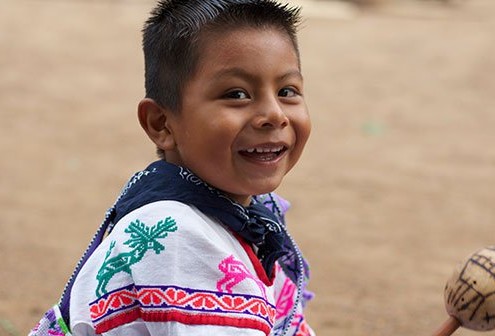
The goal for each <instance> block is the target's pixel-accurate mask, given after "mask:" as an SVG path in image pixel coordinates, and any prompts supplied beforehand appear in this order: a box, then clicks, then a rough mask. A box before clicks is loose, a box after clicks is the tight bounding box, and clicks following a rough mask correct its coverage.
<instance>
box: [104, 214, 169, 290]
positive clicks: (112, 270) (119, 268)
mask: <svg viewBox="0 0 495 336" xmlns="http://www.w3.org/2000/svg"><path fill="white" fill-rule="evenodd" d="M176 230H177V225H176V223H175V220H174V219H173V218H172V217H167V218H165V219H164V220H161V221H159V222H158V223H156V225H153V226H152V227H149V226H147V225H146V224H144V223H143V222H141V221H140V220H139V219H136V220H135V221H134V222H131V223H130V224H129V226H128V227H127V228H126V229H125V231H124V232H125V233H129V234H130V235H131V238H130V239H129V240H127V241H126V242H125V243H124V245H127V246H129V247H131V248H132V250H131V251H129V252H123V253H120V254H118V255H116V256H114V257H112V258H110V256H111V254H112V250H113V248H114V247H115V241H112V242H111V243H110V247H109V249H108V251H107V253H106V255H105V260H104V261H103V264H102V265H101V267H100V269H99V271H98V274H97V275H96V280H97V281H98V286H97V287H96V296H98V297H99V296H102V295H103V294H105V293H107V289H106V287H107V285H108V283H109V282H110V280H111V279H112V278H113V276H114V275H116V274H117V273H120V272H125V273H128V274H131V266H132V265H134V264H136V263H138V262H140V261H141V260H142V259H143V257H144V255H145V253H146V251H148V250H153V251H154V252H155V253H156V254H160V252H161V251H163V250H165V246H163V245H162V244H161V243H160V242H159V241H158V240H157V239H160V238H166V237H167V236H168V233H169V232H175V231H176Z"/></svg>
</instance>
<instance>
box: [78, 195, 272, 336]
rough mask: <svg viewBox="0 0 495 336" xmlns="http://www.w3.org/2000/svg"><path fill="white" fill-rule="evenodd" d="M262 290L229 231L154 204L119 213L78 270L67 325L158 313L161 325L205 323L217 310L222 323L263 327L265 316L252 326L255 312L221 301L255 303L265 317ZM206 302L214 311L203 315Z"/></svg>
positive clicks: (181, 209)
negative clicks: (238, 323) (108, 230)
mask: <svg viewBox="0 0 495 336" xmlns="http://www.w3.org/2000/svg"><path fill="white" fill-rule="evenodd" d="M239 272H240V273H239ZM236 293H238V294H236ZM269 293H271V289H267V288H266V287H265V286H264V285H263V284H262V283H261V281H260V280H259V279H258V277H257V276H256V271H255V270H254V269H253V266H252V264H251V262H250V259H249V257H248V256H247V253H246V251H245V250H244V248H243V246H242V245H241V244H240V243H239V241H238V240H237V239H236V238H235V237H234V236H233V235H232V233H231V232H230V231H229V230H227V229H226V228H225V227H223V226H222V225H221V224H220V223H219V222H218V221H216V220H215V219H213V218H210V217H208V216H206V215H204V214H203V213H202V212H200V211H199V210H197V209H196V208H194V207H191V206H188V205H186V204H183V203H180V202H175V201H159V202H154V203H150V204H147V205H145V206H143V207H141V208H139V209H136V210H135V211H132V212H131V213H129V214H127V215H126V216H124V217H122V219H121V220H119V222H118V223H117V224H116V225H115V227H114V230H113V231H112V233H111V234H110V235H109V236H108V237H107V238H106V239H105V240H104V241H103V243H102V244H101V245H100V246H99V247H98V249H97V250H96V251H95V252H94V253H93V255H92V256H91V258H90V259H89V260H88V262H87V263H86V265H85V266H84V267H83V269H82V271H81V272H80V274H79V275H78V277H77V279H76V283H75V285H74V287H73V290H72V301H71V317H72V318H71V325H72V326H73V325H75V324H84V325H93V326H94V328H95V329H96V330H97V331H98V332H99V331H101V332H103V331H104V330H109V328H110V329H111V328H113V326H115V325H124V324H125V323H124V322H125V321H123V320H122V318H123V317H124V316H125V317H126V318H129V321H133V320H135V318H137V316H140V317H141V318H142V319H143V320H148V319H154V318H158V317H157V316H158V315H157V314H158V312H160V314H159V315H160V316H159V317H160V318H159V320H160V321H163V322H173V321H175V322H180V323H186V324H194V325H197V324H207V325H212V324H217V323H219V321H220V320H222V319H217V317H215V316H217V315H219V314H220V315H222V316H223V320H225V321H230V322H229V325H231V324H230V323H233V324H234V323H235V322H234V321H237V319H238V316H242V317H243V318H242V320H243V321H245V322H246V323H248V325H249V326H252V325H254V326H259V325H263V326H264V327H263V328H266V327H265V326H266V325H267V324H269V323H270V320H271V318H268V317H267V316H264V317H263V319H262V321H265V322H263V323H262V324H259V321H258V322H256V323H254V322H253V320H259V317H257V316H254V315H256V314H254V315H253V313H249V312H244V311H243V312H242V314H241V312H240V311H237V310H238V306H237V305H233V306H229V305H228V304H227V303H228V302H231V301H232V300H234V299H235V300H237V301H243V302H244V304H245V305H260V304H261V305H263V307H265V308H264V311H265V314H266V312H268V311H273V307H272V306H271V304H270V303H269V302H268V301H271V302H273V299H270V300H268V298H267V296H268V297H273V294H269ZM267 294H268V295H267ZM198 300H199V301H198ZM225 300H227V301H225ZM267 300H268V301H267ZM237 301H236V302H237ZM200 302H202V303H201V305H199V303H200ZM232 302H234V301H232ZM205 304H206V305H208V304H210V305H211V304H215V309H216V310H217V313H215V314H213V315H211V314H209V313H207V312H208V311H210V308H211V307H210V308H209V307H207V306H204V305H205ZM171 305H172V306H174V307H175V308H174V313H173V314H171V312H170V311H169V308H167V307H171ZM137 307H140V308H139V309H138V308H137ZM134 309H138V311H136V312H134ZM124 310H125V311H126V314H125V315H122V314H121V312H122V311H124ZM148 312H149V314H150V315H149V316H148V315H146V314H148ZM136 314H137V315H136ZM239 314H240V315H239ZM234 317H236V318H234ZM243 323H244V322H243ZM231 326H232V325H231ZM255 329H256V328H255ZM257 329H259V328H257Z"/></svg>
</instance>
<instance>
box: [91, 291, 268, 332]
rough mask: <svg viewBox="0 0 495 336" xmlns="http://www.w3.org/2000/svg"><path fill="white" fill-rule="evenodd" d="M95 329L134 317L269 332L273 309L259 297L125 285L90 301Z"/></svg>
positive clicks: (111, 326) (100, 330)
mask: <svg viewBox="0 0 495 336" xmlns="http://www.w3.org/2000/svg"><path fill="white" fill-rule="evenodd" d="M90 314H91V319H92V320H93V324H94V325H95V329H96V333H103V332H106V331H108V330H111V329H113V328H115V327H117V326H120V325H122V324H125V323H129V322H132V321H135V320H136V319H138V318H141V319H143V320H144V321H154V322H167V321H176V322H180V323H184V324H211V325H225V326H233V327H240V328H252V329H258V330H261V331H263V332H264V333H265V334H266V335H268V334H270V331H271V329H272V327H273V323H274V320H275V315H276V309H275V307H274V306H273V305H271V304H270V303H268V302H266V301H265V300H264V299H263V298H261V297H258V296H252V295H242V294H228V293H219V292H214V291H205V290H196V289H190V288H184V287H177V286H135V285H129V286H127V287H123V288H120V289H117V290H114V291H112V292H109V293H107V294H105V295H104V296H103V297H101V298H100V299H98V300H96V301H95V302H93V303H91V304H90Z"/></svg>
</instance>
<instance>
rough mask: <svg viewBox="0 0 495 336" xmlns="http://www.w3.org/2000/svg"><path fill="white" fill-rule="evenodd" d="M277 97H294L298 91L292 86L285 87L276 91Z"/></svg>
mask: <svg viewBox="0 0 495 336" xmlns="http://www.w3.org/2000/svg"><path fill="white" fill-rule="evenodd" d="M278 95H279V97H295V96H299V92H298V91H297V90H296V89H294V88H292V87H285V88H283V89H281V90H280V91H279V92H278Z"/></svg>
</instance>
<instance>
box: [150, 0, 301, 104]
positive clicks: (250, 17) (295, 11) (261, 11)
mask: <svg viewBox="0 0 495 336" xmlns="http://www.w3.org/2000/svg"><path fill="white" fill-rule="evenodd" d="M299 23H300V8H298V7H291V6H289V5H286V4H280V3H278V2H276V1H274V0H161V1H159V2H158V4H157V6H156V7H155V8H154V9H153V10H152V12H151V15H150V17H149V19H148V20H147V21H146V23H145V25H144V28H143V51H144V62H145V89H146V97H147V98H151V99H153V100H154V101H156V102H157V103H158V104H159V105H161V106H162V107H164V108H167V109H170V110H171V111H173V112H178V111H180V105H181V101H182V90H183V88H184V86H185V84H186V83H187V81H188V79H189V78H190V77H191V76H192V75H193V73H194V71H195V70H196V67H197V63H198V60H199V54H200V50H198V49H200V42H201V38H202V36H201V34H203V33H207V32H210V31H215V32H218V31H220V32H221V31H232V30H234V29H238V28H246V27H254V28H269V27H273V28H276V29H279V30H280V31H281V32H283V33H286V34H287V36H288V37H289V38H290V40H291V42H292V44H293V46H294V49H295V51H296V53H297V55H298V56H299V49H298V43H297V37H296V31H297V27H298V24H299Z"/></svg>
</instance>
